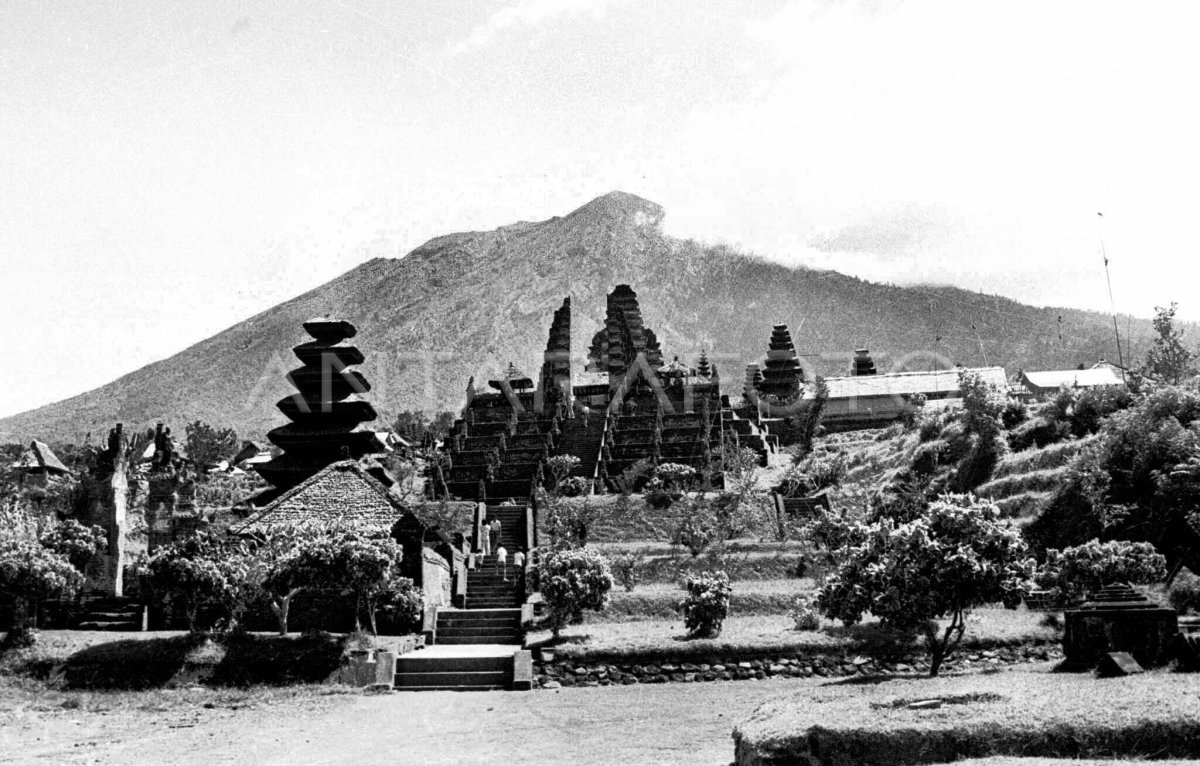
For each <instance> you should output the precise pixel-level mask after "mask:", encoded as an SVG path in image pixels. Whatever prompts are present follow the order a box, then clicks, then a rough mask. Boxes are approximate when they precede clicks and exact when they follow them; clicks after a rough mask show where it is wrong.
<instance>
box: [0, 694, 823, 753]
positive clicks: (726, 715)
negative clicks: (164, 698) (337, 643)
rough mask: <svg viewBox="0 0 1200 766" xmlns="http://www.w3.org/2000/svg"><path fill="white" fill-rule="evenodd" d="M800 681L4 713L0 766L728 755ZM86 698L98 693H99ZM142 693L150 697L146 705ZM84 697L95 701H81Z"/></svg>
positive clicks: (0, 728) (0, 726) (355, 696)
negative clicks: (759, 711)
mask: <svg viewBox="0 0 1200 766" xmlns="http://www.w3.org/2000/svg"><path fill="white" fill-rule="evenodd" d="M812 683H813V681H812V680H806V679H783V678H780V679H769V680H765V681H743V682H737V683H711V684H688V685H683V684H661V685H636V686H619V687H618V686H613V687H606V688H593V689H582V688H564V689H558V690H553V691H552V690H543V691H535V692H527V693H519V692H502V691H497V692H471V693H465V692H422V693H420V694H402V693H396V694H388V695H380V696H370V695H360V694H346V695H335V696H329V697H317V696H305V697H301V698H299V699H296V700H284V701H276V702H271V703H269V704H260V705H256V706H255V707H253V708H251V709H245V708H242V709H239V710H230V709H229V708H228V707H221V706H218V707H216V708H214V709H212V710H208V709H204V708H197V707H183V708H171V709H169V710H166V711H157V712H156V711H152V710H151V711H147V710H129V711H125V710H122V711H121V712H119V713H118V712H117V711H115V710H114V711H113V712H110V713H108V714H99V713H95V712H90V711H89V712H85V711H81V710H62V709H51V710H43V711H40V712H27V713H24V714H22V715H21V716H18V720H14V719H13V718H11V717H8V716H7V715H5V716H2V717H3V718H4V720H3V722H2V723H0V764H8V763H21V764H24V763H55V764H59V763H61V764H160V763H172V764H197V765H199V764H204V765H205V766H208V765H216V764H241V763H254V764H287V766H294V764H297V763H305V764H329V765H330V766H332V765H333V764H343V763H354V764H356V765H358V766H367V765H368V764H397V763H405V764H407V763H412V764H430V766H433V765H436V764H447V765H449V764H455V765H456V766H465V765H467V764H493V763H495V764H511V763H514V760H513V754H514V753H521V756H520V757H519V759H517V761H515V762H519V763H521V764H522V766H525V765H527V764H528V765H529V766H533V765H534V764H560V763H572V764H580V765H581V766H586V765H587V764H624V765H625V766H633V764H642V763H655V764H713V766H716V765H717V764H728V763H729V762H730V761H731V760H732V759H733V740H732V739H731V738H730V732H731V731H732V729H733V726H734V725H735V724H736V723H737V722H738V721H739V720H741V719H742V718H744V717H746V716H747V715H749V713H750V712H751V711H753V710H754V708H755V707H757V706H758V705H759V704H760V703H762V702H764V701H766V700H768V699H771V698H773V697H776V696H778V695H783V694H789V693H794V692H795V691H797V690H798V689H801V688H803V686H804V685H811V684H812ZM93 699H94V698H93ZM147 701H148V702H149V701H150V700H149V699H148V700H147ZM89 704H90V703H89Z"/></svg>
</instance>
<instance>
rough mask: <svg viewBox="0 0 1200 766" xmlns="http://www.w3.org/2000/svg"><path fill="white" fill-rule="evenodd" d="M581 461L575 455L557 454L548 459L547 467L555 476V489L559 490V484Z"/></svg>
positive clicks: (553, 485)
mask: <svg viewBox="0 0 1200 766" xmlns="http://www.w3.org/2000/svg"><path fill="white" fill-rule="evenodd" d="M581 462H582V461H581V460H580V459H579V458H577V457H575V456H574V455H555V456H554V457H551V458H549V459H547V460H546V467H547V468H549V469H550V475H551V476H552V477H553V484H552V487H553V491H555V492H557V491H558V488H559V486H560V485H561V484H562V483H563V481H565V480H566V478H567V477H568V476H570V475H571V471H574V470H575V469H576V468H578V467H579V464H580V463H581Z"/></svg>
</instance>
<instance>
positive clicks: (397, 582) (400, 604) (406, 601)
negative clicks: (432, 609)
mask: <svg viewBox="0 0 1200 766" xmlns="http://www.w3.org/2000/svg"><path fill="white" fill-rule="evenodd" d="M378 607H379V610H380V611H381V612H384V613H385V614H387V615H389V616H390V617H391V618H392V620H393V621H395V622H396V623H397V624H399V625H400V626H401V628H402V629H403V630H405V631H406V632H408V633H416V632H418V631H419V629H420V627H421V620H422V617H423V616H424V612H425V594H424V593H422V592H421V589H420V588H418V587H417V586H416V585H414V584H413V581H412V580H410V579H409V578H407V577H394V578H392V579H391V580H389V581H388V583H387V585H386V587H384V588H383V589H382V590H381V591H380V594H379V600H378Z"/></svg>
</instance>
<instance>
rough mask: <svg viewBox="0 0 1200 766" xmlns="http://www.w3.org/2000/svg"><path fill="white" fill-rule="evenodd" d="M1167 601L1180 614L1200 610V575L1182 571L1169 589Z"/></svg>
mask: <svg viewBox="0 0 1200 766" xmlns="http://www.w3.org/2000/svg"><path fill="white" fill-rule="evenodd" d="M1167 602H1168V603H1169V604H1170V605H1171V608H1172V609H1174V610H1175V611H1176V612H1178V613H1179V614H1187V613H1188V612H1200V577H1196V576H1195V575H1194V574H1191V573H1190V572H1180V573H1179V576H1178V577H1177V578H1175V582H1173V583H1172V584H1171V588H1170V590H1168V591H1167Z"/></svg>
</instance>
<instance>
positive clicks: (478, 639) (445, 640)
mask: <svg viewBox="0 0 1200 766" xmlns="http://www.w3.org/2000/svg"><path fill="white" fill-rule="evenodd" d="M437 642H438V643H439V644H454V645H462V644H511V645H518V646H519V645H520V644H522V643H524V641H523V639H522V638H521V637H520V636H513V637H507V636H487V637H483V636H445V637H443V636H438V637H437Z"/></svg>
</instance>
